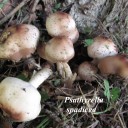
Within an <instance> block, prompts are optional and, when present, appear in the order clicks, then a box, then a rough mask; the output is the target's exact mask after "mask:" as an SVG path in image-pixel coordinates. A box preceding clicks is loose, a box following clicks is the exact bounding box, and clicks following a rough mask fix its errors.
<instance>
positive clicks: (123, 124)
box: [117, 113, 126, 128]
mask: <svg viewBox="0 0 128 128" xmlns="http://www.w3.org/2000/svg"><path fill="white" fill-rule="evenodd" d="M117 116H118V119H119V121H120V124H121V126H122V128H126V125H125V123H124V122H123V121H122V119H121V117H120V115H119V113H117Z"/></svg>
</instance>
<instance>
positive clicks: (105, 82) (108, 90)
mask: <svg viewBox="0 0 128 128" xmlns="http://www.w3.org/2000/svg"><path fill="white" fill-rule="evenodd" d="M104 87H105V89H104V95H105V96H106V97H107V99H108V101H110V98H111V94H110V86H109V81H108V80H106V79H104Z"/></svg>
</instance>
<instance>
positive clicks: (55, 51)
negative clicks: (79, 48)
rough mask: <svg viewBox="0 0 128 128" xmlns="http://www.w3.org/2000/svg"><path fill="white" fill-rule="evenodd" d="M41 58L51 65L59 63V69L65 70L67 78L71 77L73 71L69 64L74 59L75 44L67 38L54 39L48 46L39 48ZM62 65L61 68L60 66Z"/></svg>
mask: <svg viewBox="0 0 128 128" xmlns="http://www.w3.org/2000/svg"><path fill="white" fill-rule="evenodd" d="M37 52H38V54H39V56H40V57H42V58H43V59H46V60H48V61H49V62H51V63H57V65H59V66H58V67H61V69H62V67H63V68H64V70H65V72H66V74H67V76H70V75H71V74H72V73H71V69H70V67H69V65H68V64H67V63H68V61H69V60H70V59H72V58H73V57H74V54H75V52H74V48H73V43H72V41H71V40H70V39H68V38H66V37H54V38H52V39H51V40H50V41H48V42H47V43H46V44H40V45H39V46H38V48H37ZM60 65H61V66H60Z"/></svg>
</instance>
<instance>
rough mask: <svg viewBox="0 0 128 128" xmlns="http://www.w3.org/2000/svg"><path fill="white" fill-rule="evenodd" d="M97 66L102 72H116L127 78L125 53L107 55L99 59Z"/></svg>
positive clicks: (127, 59)
mask: <svg viewBox="0 0 128 128" xmlns="http://www.w3.org/2000/svg"><path fill="white" fill-rule="evenodd" d="M98 68H99V69H100V72H101V73H102V74H107V75H109V74H117V75H119V76H121V77H122V78H128V58H127V56H126V55H123V54H122V55H115V56H108V57H105V58H103V59H101V60H100V61H99V63H98Z"/></svg>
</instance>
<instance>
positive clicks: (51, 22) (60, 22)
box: [46, 12, 79, 42]
mask: <svg viewBox="0 0 128 128" xmlns="http://www.w3.org/2000/svg"><path fill="white" fill-rule="evenodd" d="M46 29H47V31H48V33H49V35H51V36H52V37H58V36H59V37H61V36H66V37H68V38H70V39H71V40H72V41H73V42H76V41H77V39H78V37H79V32H78V30H77V28H76V24H75V21H74V19H73V18H72V17H71V16H70V15H69V14H67V13H64V12H56V13H53V14H51V15H49V16H48V18H47V19H46Z"/></svg>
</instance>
